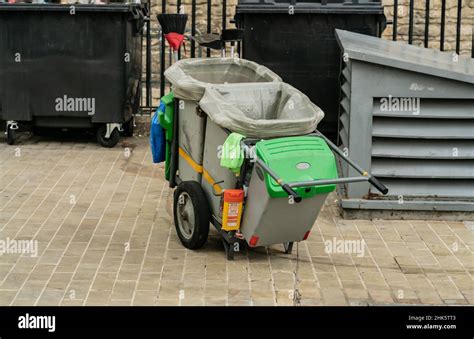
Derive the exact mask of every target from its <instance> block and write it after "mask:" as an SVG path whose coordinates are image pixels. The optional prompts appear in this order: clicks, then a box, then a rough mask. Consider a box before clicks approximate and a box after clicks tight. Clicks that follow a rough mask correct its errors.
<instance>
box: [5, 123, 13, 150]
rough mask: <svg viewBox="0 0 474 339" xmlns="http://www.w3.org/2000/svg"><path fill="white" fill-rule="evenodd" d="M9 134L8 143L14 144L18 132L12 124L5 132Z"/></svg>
mask: <svg viewBox="0 0 474 339" xmlns="http://www.w3.org/2000/svg"><path fill="white" fill-rule="evenodd" d="M5 133H6V136H7V144H8V145H13V144H14V143H15V136H16V132H15V130H14V129H12V128H11V127H10V126H8V127H7V131H6V132H5Z"/></svg>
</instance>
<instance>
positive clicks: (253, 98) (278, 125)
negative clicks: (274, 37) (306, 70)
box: [199, 82, 324, 139]
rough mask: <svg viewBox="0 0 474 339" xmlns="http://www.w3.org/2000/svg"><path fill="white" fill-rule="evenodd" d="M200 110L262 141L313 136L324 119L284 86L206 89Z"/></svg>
mask: <svg viewBox="0 0 474 339" xmlns="http://www.w3.org/2000/svg"><path fill="white" fill-rule="evenodd" d="M199 106H200V107H201V109H202V110H203V111H204V112H205V113H206V114H207V115H208V116H209V118H210V119H211V120H212V121H214V122H215V123H216V124H218V125H219V126H221V127H223V128H227V129H229V130H230V131H231V132H237V133H240V134H243V135H245V136H246V137H251V138H262V139H264V138H272V137H281V136H291V135H302V134H308V133H311V132H313V131H314V130H315V129H316V127H317V124H318V123H319V122H320V121H321V120H322V119H323V117H324V113H323V111H322V110H321V109H320V108H319V107H318V106H316V105H315V104H313V103H312V102H311V101H310V100H309V98H308V97H307V96H306V95H304V94H303V93H301V92H300V91H298V90H297V89H296V88H294V87H292V86H291V85H288V84H286V83H283V82H274V83H252V84H248V83H247V84H229V85H218V86H207V88H206V90H205V92H204V96H203V97H202V99H201V100H200V101H199Z"/></svg>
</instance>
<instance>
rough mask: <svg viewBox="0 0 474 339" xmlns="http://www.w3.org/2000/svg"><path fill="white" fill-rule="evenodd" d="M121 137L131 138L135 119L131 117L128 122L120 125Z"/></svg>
mask: <svg viewBox="0 0 474 339" xmlns="http://www.w3.org/2000/svg"><path fill="white" fill-rule="evenodd" d="M122 128H123V131H122V135H123V136H126V137H133V131H134V129H135V118H134V117H133V116H132V117H131V118H130V120H128V121H127V122H126V123H124V124H122Z"/></svg>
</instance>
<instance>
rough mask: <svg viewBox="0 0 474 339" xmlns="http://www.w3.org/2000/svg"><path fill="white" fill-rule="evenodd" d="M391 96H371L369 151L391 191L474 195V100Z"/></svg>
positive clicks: (374, 171)
mask: <svg viewBox="0 0 474 339" xmlns="http://www.w3.org/2000/svg"><path fill="white" fill-rule="evenodd" d="M389 99H390V100H392V103H395V102H398V104H400V105H399V106H391V107H389V106H387V105H385V106H384V105H382V103H383V101H381V98H375V99H374V105H373V121H372V123H373V124H372V151H371V152H372V165H371V171H372V174H373V175H375V176H379V177H381V178H384V183H385V184H386V185H387V187H389V188H390V193H389V194H390V195H399V194H403V195H404V196H411V195H412V196H419V197H430V198H432V197H452V198H471V199H472V198H474V100H445V99H421V100H420V101H419V103H418V104H419V106H418V107H416V104H415V105H414V106H415V109H413V107H408V106H403V104H402V100H403V99H401V98H389ZM418 100H419V99H418ZM387 107H389V108H390V109H387Z"/></svg>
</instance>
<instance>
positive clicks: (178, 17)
mask: <svg viewBox="0 0 474 339" xmlns="http://www.w3.org/2000/svg"><path fill="white" fill-rule="evenodd" d="M157 18H158V21H159V22H160V25H161V28H162V29H163V33H164V34H168V33H178V34H184V31H185V30H186V22H187V21H188V15H187V14H167V13H163V14H158V15H157Z"/></svg>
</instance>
